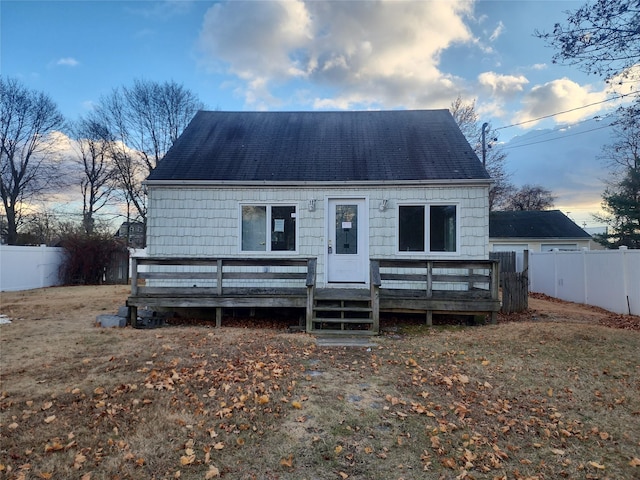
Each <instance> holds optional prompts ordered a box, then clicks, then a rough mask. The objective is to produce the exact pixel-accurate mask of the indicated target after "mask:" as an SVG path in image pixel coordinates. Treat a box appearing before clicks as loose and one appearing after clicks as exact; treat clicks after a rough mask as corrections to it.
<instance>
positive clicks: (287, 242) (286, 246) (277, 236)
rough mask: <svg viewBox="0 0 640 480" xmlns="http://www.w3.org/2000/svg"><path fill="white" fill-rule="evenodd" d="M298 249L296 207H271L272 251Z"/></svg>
mask: <svg viewBox="0 0 640 480" xmlns="http://www.w3.org/2000/svg"><path fill="white" fill-rule="evenodd" d="M295 249H296V207H293V206H273V207H271V250H272V251H283V250H288V251H294V250H295Z"/></svg>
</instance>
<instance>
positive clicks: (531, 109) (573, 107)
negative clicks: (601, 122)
mask: <svg viewBox="0 0 640 480" xmlns="http://www.w3.org/2000/svg"><path fill="white" fill-rule="evenodd" d="M606 98H607V93H606V92H605V91H595V92H594V91H592V90H591V87H590V86H588V85H587V86H581V85H579V84H578V83H576V82H574V81H573V80H570V79H568V78H566V77H565V78H561V79H557V80H553V81H551V82H547V83H545V84H543V85H536V86H534V87H533V88H532V89H531V90H530V91H529V92H528V93H527V94H525V96H524V97H523V100H522V105H523V108H522V110H521V111H520V112H518V114H517V116H516V118H515V119H514V122H529V124H528V126H529V127H532V126H533V125H535V124H536V123H538V120H537V119H539V118H541V117H546V116H549V115H552V114H556V113H558V112H566V113H563V114H560V115H554V119H555V121H556V122H558V123H563V122H566V123H573V122H577V121H580V120H583V119H585V118H589V117H592V116H593V115H595V114H596V113H597V112H599V111H601V110H602V109H603V108H604V107H603V105H602V104H600V103H598V102H602V101H603V100H605V99H606ZM594 103H596V105H592V104H594ZM586 105H590V106H588V107H586Z"/></svg>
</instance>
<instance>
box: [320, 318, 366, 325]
mask: <svg viewBox="0 0 640 480" xmlns="http://www.w3.org/2000/svg"><path fill="white" fill-rule="evenodd" d="M313 321H314V322H315V323H362V324H367V325H371V324H373V320H371V319H370V318H333V317H327V318H325V317H313Z"/></svg>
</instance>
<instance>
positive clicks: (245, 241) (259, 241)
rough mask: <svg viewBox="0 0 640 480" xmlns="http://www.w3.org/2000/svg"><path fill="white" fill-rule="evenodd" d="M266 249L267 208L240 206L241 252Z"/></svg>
mask: <svg viewBox="0 0 640 480" xmlns="http://www.w3.org/2000/svg"><path fill="white" fill-rule="evenodd" d="M266 249H267V207H265V206H262V205H243V206H242V250H244V251H253V252H255V251H265V250H266Z"/></svg>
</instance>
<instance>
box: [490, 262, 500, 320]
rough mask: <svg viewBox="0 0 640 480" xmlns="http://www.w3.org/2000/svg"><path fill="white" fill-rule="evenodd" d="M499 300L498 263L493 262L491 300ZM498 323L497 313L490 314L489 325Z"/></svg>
mask: <svg viewBox="0 0 640 480" xmlns="http://www.w3.org/2000/svg"><path fill="white" fill-rule="evenodd" d="M498 298H500V262H499V261H498V260H494V261H493V263H492V264H491V299H492V300H498ZM497 323H498V312H496V311H492V312H491V324H492V325H495V324H497Z"/></svg>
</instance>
